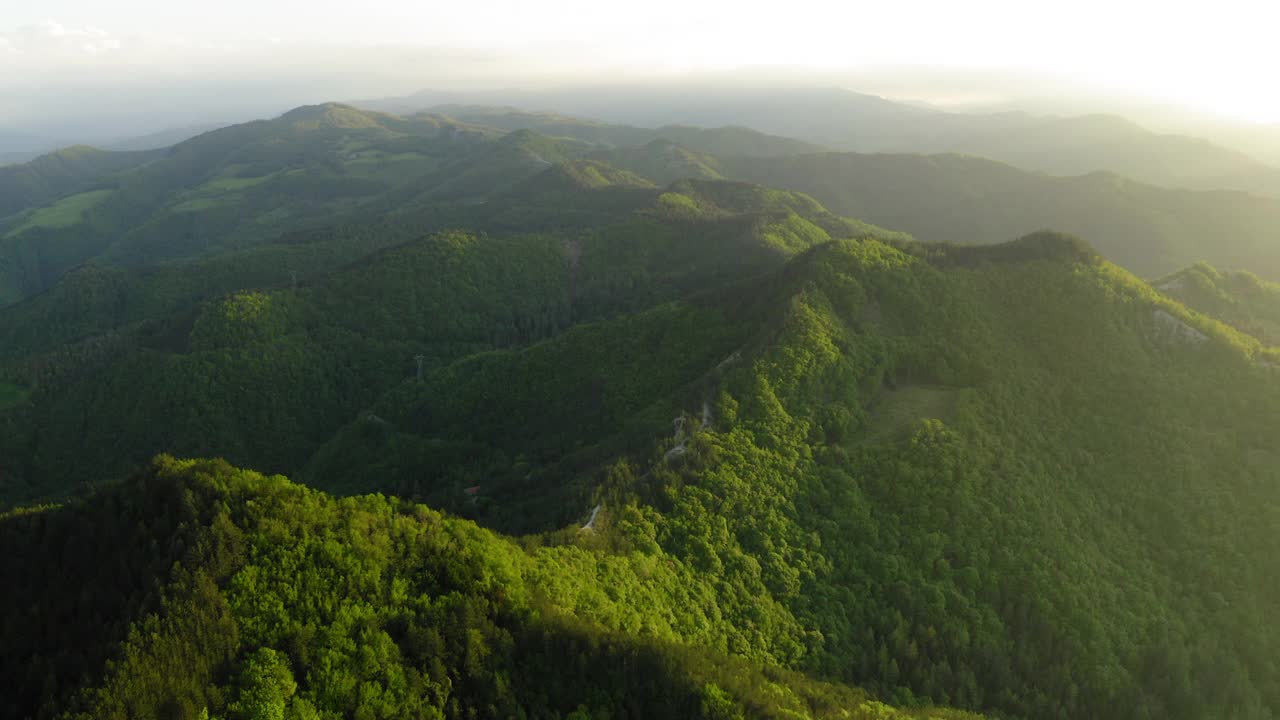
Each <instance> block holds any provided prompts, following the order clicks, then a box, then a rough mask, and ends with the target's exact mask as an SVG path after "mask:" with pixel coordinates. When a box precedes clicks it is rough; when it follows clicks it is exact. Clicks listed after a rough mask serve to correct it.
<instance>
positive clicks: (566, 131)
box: [430, 105, 824, 157]
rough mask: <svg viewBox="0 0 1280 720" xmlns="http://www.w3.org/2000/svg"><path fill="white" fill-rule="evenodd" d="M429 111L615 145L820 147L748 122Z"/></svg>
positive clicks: (782, 151) (776, 151) (759, 153)
mask: <svg viewBox="0 0 1280 720" xmlns="http://www.w3.org/2000/svg"><path fill="white" fill-rule="evenodd" d="M430 112H434V113H439V114H442V115H447V116H449V117H453V118H457V119H458V120H461V121H463V122H468V123H473V124H477V125H485V126H487V127H495V128H501V129H503V130H508V131H510V130H533V131H534V132H537V133H538V134H540V135H549V136H552V137H570V138H574V139H577V140H584V141H587V142H591V143H595V144H598V145H606V146H613V147H619V148H630V147H640V146H642V145H645V144H648V143H650V142H655V141H667V142H671V143H676V144H679V145H682V146H684V147H687V148H690V149H692V150H693V151H695V152H701V153H707V154H712V155H732V156H745V157H773V156H778V155H795V154H799V153H812V152H820V151H822V150H823V149H824V148H822V147H820V146H818V145H813V144H811V143H806V142H801V141H799V140H792V139H791V138H785V137H778V136H774V135H766V134H765V133H762V132H757V131H755V130H752V129H750V128H746V127H742V126H735V125H727V126H724V127H694V126H689V125H664V126H662V127H659V128H654V129H649V128H642V127H635V126H631V125H617V124H610V123H602V122H594V121H591V120H583V119H580V118H574V117H569V116H567V115H559V114H556V113H536V112H523V111H521V110H518V109H516V108H512V107H485V106H469V105H438V106H434V107H431V108H430Z"/></svg>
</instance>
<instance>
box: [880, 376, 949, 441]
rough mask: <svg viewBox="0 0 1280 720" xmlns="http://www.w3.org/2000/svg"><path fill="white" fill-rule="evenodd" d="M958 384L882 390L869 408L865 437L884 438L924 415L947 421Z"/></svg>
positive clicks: (912, 386)
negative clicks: (954, 385)
mask: <svg viewBox="0 0 1280 720" xmlns="http://www.w3.org/2000/svg"><path fill="white" fill-rule="evenodd" d="M961 392H962V391H961V390H960V389H958V388H950V387H942V386H938V385H904V386H902V387H900V388H898V389H897V390H885V391H884V393H883V394H882V395H881V396H880V398H879V399H878V400H877V402H876V404H875V406H874V407H873V408H872V409H871V417H870V422H869V423H868V433H867V436H866V438H865V439H866V440H868V441H871V440H884V439H887V438H889V437H891V436H894V435H899V434H901V433H903V432H906V431H908V430H910V429H911V428H912V427H913V426H914V425H915V424H916V423H918V422H919V421H921V420H926V419H937V420H942V421H943V422H947V421H949V420H950V419H951V418H952V417H953V416H954V415H955V411H956V404H957V403H958V402H959V401H960V393H961Z"/></svg>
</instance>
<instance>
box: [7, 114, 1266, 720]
mask: <svg viewBox="0 0 1280 720" xmlns="http://www.w3.org/2000/svg"><path fill="white" fill-rule="evenodd" d="M607 99H608V98H607V97H605V98H602V99H601V101H602V102H603V101H604V100H607ZM634 102H636V103H637V104H639V103H640V100H635V101H634ZM690 102H693V101H692V100H691V101H690ZM709 102H710V101H708V103H709ZM851 102H852V101H851ZM858 102H861V100H858ZM709 106H710V105H708V107H709ZM727 107H728V108H730V109H732V108H733V107H734V106H732V105H729V106H727ZM659 110H660V109H655V110H654V112H659ZM890 110H892V109H888V110H886V112H889V111H890ZM571 111H574V112H576V111H577V108H573V107H566V108H563V109H561V112H560V113H556V112H549V111H548V112H525V111H520V110H514V109H512V108H507V107H500V106H499V107H494V106H483V107H479V106H470V105H461V104H455V105H453V106H450V107H438V108H437V109H436V110H435V111H433V112H423V113H417V114H410V115H395V114H391V113H388V112H375V111H369V110H360V109H357V108H355V107H352V106H350V105H342V104H324V105H317V106H308V107H302V108H297V109H295V110H292V111H290V112H288V113H285V114H284V115H282V116H280V117H277V118H274V119H271V120H264V121H256V122H252V123H246V124H241V125H234V126H230V127H226V128H221V129H217V130H213V131H211V132H207V133H204V134H201V135H199V136H197V137H194V138H192V139H189V140H185V141H183V142H181V143H178V144H177V145H174V146H172V147H170V148H166V149H162V150H158V151H157V150H149V151H140V152H108V151H98V150H92V149H88V148H73V149H70V150H66V151H62V152H60V153H57V154H54V155H49V156H46V157H43V158H40V159H38V160H36V161H33V162H32V163H28V164H24V165H18V166H14V167H11V168H0V188H4V189H5V191H4V192H3V193H0V198H2V199H3V202H5V203H7V205H5V206H4V208H3V210H0V538H3V545H2V546H3V547H4V548H5V552H3V553H0V586H3V587H5V588H20V589H21V590H20V591H19V592H6V593H3V594H0V644H3V646H4V647H5V648H6V652H5V653H0V687H3V688H6V691H4V692H3V693H0V716H4V717H20V718H28V717H30V718H192V719H195V718H205V719H208V718H235V719H238V718H262V717H271V718H330V717H358V718H403V717H423V718H427V717H432V718H436V717H459V718H461V717H539V718H575V719H581V718H604V717H610V718H618V717H703V718H717V719H725V718H747V717H777V718H784V717H786V718H795V717H816V718H837V717H844V718H879V719H885V718H890V719H892V718H936V719H939V720H950V719H956V720H962V719H965V718H976V717H993V718H1040V717H1096V718H1131V717H1162V718H1216V717H1238V718H1270V717H1275V715H1276V714H1277V712H1280V672H1277V667H1276V658H1277V657H1280V629H1277V627H1276V626H1275V624H1274V623H1272V622H1271V621H1270V620H1271V618H1273V617H1274V616H1276V614H1277V613H1278V612H1280V580H1278V578H1280V539H1278V538H1280V536H1277V534H1276V533H1275V532H1274V528H1275V525H1276V522H1277V521H1280V483H1278V482H1277V481H1278V480H1280V455H1277V452H1276V450H1275V448H1274V435H1275V430H1276V427H1275V419H1276V417H1278V416H1280V415H1277V413H1278V412H1280V382H1278V379H1280V376H1278V375H1277V373H1278V372H1280V370H1278V369H1277V368H1278V367H1280V348H1277V346H1276V338H1277V335H1276V329H1277V328H1278V327H1280V291H1278V290H1277V286H1276V284H1275V282H1274V280H1275V279H1276V276H1277V275H1280V262H1277V252H1276V251H1277V246H1276V244H1275V242H1274V233H1275V232H1276V228H1277V227H1280V225H1278V224H1277V222H1276V220H1277V214H1276V213H1277V205H1276V203H1277V202H1278V201H1276V200H1271V199H1268V198H1265V197H1261V196H1259V195H1254V194H1248V193H1243V192H1235V191H1226V190H1215V191H1192V190H1186V189H1165V188H1161V187H1157V186H1153V185H1148V184H1144V183H1143V182H1139V181H1136V180H1127V179H1124V178H1123V177H1120V176H1118V175H1115V174H1111V173H1093V174H1087V175H1083V176H1079V177H1053V176H1049V175H1043V174H1038V173H1034V172H1029V171H1027V170H1023V169H1018V168H1015V167H1013V166H1010V165H1004V164H1001V163H999V162H995V161H992V160H984V159H979V158H974V157H968V156H958V155H923V154H878V155H875V154H872V155H868V154H858V153H852V152H847V151H843V150H842V149H841V147H840V144H839V143H831V142H822V141H819V140H818V139H817V138H814V137H802V138H801V139H800V140H793V139H789V138H787V137H783V136H780V135H769V134H766V133H765V132H760V131H757V130H754V129H748V127H749V126H750V123H748V122H747V120H748V119H750V116H749V115H746V114H744V116H743V118H741V119H740V120H735V121H734V122H735V124H733V125H731V126H726V127H710V128H708V127H696V126H692V125H668V124H664V123H653V124H654V125H657V127H656V128H652V129H650V128H645V127H641V126H640V125H616V124H610V123H607V122H601V121H592V120H580V119H577V118H575V117H573V116H571V115H566V114H561V113H566V112H571ZM618 112H622V110H621V109H619V110H618ZM724 112H729V110H724ZM893 112H897V111H896V110H894V111H893ZM918 112H920V113H922V115H929V116H931V115H934V114H935V113H931V112H929V111H925V110H920V111H918ZM834 120H835V119H834V118H823V117H815V118H814V121H815V122H818V121H833V122H834ZM637 122H638V120H637ZM664 122H665V121H664ZM681 122H691V120H688V119H684V120H681ZM739 122H741V124H739ZM765 129H766V130H767V129H771V128H765ZM828 148H833V149H828ZM1077 223H1078V224H1077ZM1045 228H1052V229H1045ZM1063 229H1066V230H1070V231H1073V232H1075V233H1078V234H1079V236H1077V235H1073V234H1069V233H1064V232H1062V231H1061V230H1063ZM1204 260H1208V262H1201V261H1204ZM1135 273H1138V274H1135ZM1144 277H1146V278H1148V279H1143V278H1144ZM198 458H203V459H198ZM51 569H52V570H56V571H51ZM175 668H180V669H181V671H180V672H176V671H175V670H174V669H175Z"/></svg>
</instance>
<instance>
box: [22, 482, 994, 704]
mask: <svg viewBox="0 0 1280 720" xmlns="http://www.w3.org/2000/svg"><path fill="white" fill-rule="evenodd" d="M0 537H3V538H4V540H5V547H6V550H7V552H6V553H5V556H4V558H3V559H2V560H0V578H2V579H3V580H4V581H5V584H6V586H17V585H21V586H22V587H23V588H24V592H23V593H7V594H5V596H4V600H3V601H0V622H3V625H2V626H0V627H3V628H4V632H5V634H4V637H5V638H6V650H7V652H6V653H5V654H4V656H3V658H0V680H2V681H3V682H4V685H5V687H6V688H7V690H8V691H7V692H6V693H5V695H4V698H3V700H0V712H3V713H4V714H5V715H7V716H8V715H14V716H20V717H21V716H25V717H36V718H46V717H49V718H51V717H73V718H122V719H123V718H129V719H130V720H140V719H146V718H197V717H199V718H204V717H215V718H241V717H264V716H266V717H290V718H295V717H301V718H317V717H330V716H332V717H373V718H403V717H424V718H443V717H602V716H609V717H690V718H732V717H753V718H775V717H776V718H804V717H813V718H828V717H830V718H836V717H839V718H866V719H868V720H870V719H875V720H892V719H897V718H903V719H904V720H905V719H907V718H921V719H923V718H935V719H938V720H945V719H947V718H955V719H957V720H960V719H962V718H970V717H976V716H973V715H969V714H967V713H961V712H955V711H949V710H934V709H923V708H918V709H913V710H895V709H893V708H890V707H888V706H885V705H883V704H881V703H878V702H875V701H873V700H871V699H870V698H868V696H867V694H866V693H865V692H863V691H861V690H857V689H852V688H849V687H845V686H840V685H834V684H830V683H822V682H818V681H815V680H813V679H810V678H808V677H805V676H803V675H800V674H797V673H794V672H788V671H786V670H784V669H782V668H780V667H778V666H777V665H776V664H775V663H774V662H773V661H772V660H770V652H769V644H768V642H769V641H768V639H767V638H766V637H762V636H760V635H758V634H756V633H751V632H743V631H742V629H741V628H739V627H738V626H736V625H735V624H734V620H735V618H736V616H737V615H738V614H739V613H741V612H742V605H741V603H742V602H743V601H744V600H745V598H734V597H733V596H732V594H731V593H727V592H725V591H724V590H722V589H720V588H717V587H716V585H715V583H714V582H713V578H711V577H709V576H707V575H706V574H704V573H701V572H699V571H697V570H696V569H694V568H692V567H690V566H689V565H688V564H686V563H684V562H681V561H680V560H678V559H675V558H671V557H663V556H659V555H642V554H630V555H628V554H617V553H611V552H608V551H606V550H604V549H603V548H602V547H601V546H600V544H599V543H598V542H596V539H595V537H594V535H593V534H592V533H590V532H583V533H581V534H579V536H578V537H577V538H576V539H575V541H574V542H573V543H571V544H565V545H561V546H558V547H548V548H541V549H529V550H526V549H523V548H522V547H521V546H519V545H518V544H516V543H515V542H512V541H511V540H508V539H505V538H502V537H499V536H496V535H494V534H492V533H489V532H487V531H484V530H481V529H479V528H477V527H475V526H474V525H472V524H471V523H468V522H465V521H462V520H457V519H453V518H448V517H445V516H442V515H440V514H439V513H437V512H435V511H433V510H431V509H429V508H426V507H424V506H415V505H412V504H409V503H405V502H401V501H397V500H389V499H387V498H384V497H381V496H369V497H364V498H354V499H344V500H337V499H334V498H332V497H329V496H326V495H323V494H321V493H319V492H316V491H313V490H308V489H306V488H304V487H302V486H299V485H294V484H291V483H289V482H288V481H287V480H285V479H284V478H282V477H279V476H276V477H264V476H262V475H259V474H257V473H253V472H249V471H242V470H236V469H234V468H232V467H230V466H229V465H226V464H225V463H221V462H207V461H197V462H191V461H177V460H173V459H171V458H160V459H158V460H157V461H156V462H155V463H154V464H153V465H151V466H150V467H149V468H148V469H147V470H146V471H144V472H143V473H140V474H139V475H138V476H136V477H134V478H133V479H131V480H130V481H129V482H127V483H124V484H122V485H120V486H118V487H113V488H110V489H108V490H107V491H105V492H102V493H99V494H96V495H95V496H93V497H92V498H90V499H89V500H87V501H83V502H76V503H73V504H70V505H68V506H65V507H60V508H45V509H40V510H35V511H29V512H23V513H20V514H16V515H8V516H0ZM56 547H67V548H74V549H75V552H74V553H73V554H71V555H69V556H68V557H69V560H67V561H66V562H63V559H62V558H60V557H58V555H57V554H56V553H54V552H53V551H52V550H51V548H56ZM51 563H63V564H62V567H63V568H64V569H66V570H71V569H73V568H74V570H75V573H74V575H72V574H70V573H48V572H46V571H45V570H46V568H47V566H48V565H49V564H51ZM90 583H91V584H92V585H91V586H92V587H93V588H94V590H95V591H94V592H93V593H92V594H84V593H82V592H80V591H79V590H78V589H77V588H82V587H85V586H87V585H89V584H90ZM29 606H30V607H39V608H40V611H39V612H38V613H37V614H36V615H35V616H34V617H31V616H29V615H27V614H26V612H25V610H26V609H27V608H28V607H29ZM788 630H790V629H789V628H787V627H786V626H785V625H783V626H779V627H777V628H770V629H769V632H771V633H775V632H776V633H786V632H787V631H788ZM729 652H733V653H734V654H733V655H729V654H727V653H729ZM18 659H20V660H21V661H20V662H16V660H18ZM175 666H181V668H182V672H173V668H174V667H175Z"/></svg>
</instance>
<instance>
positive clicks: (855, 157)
mask: <svg viewBox="0 0 1280 720" xmlns="http://www.w3.org/2000/svg"><path fill="white" fill-rule="evenodd" d="M719 167H720V169H721V172H723V173H724V174H725V175H726V176H728V177H734V178H738V179H743V180H750V181H753V182H760V183H765V184H768V185H773V186H776V187H785V188H788V189H792V190H797V191H800V192H804V193H808V194H810V195H812V196H813V197H815V198H817V199H818V200H820V201H822V202H823V203H824V204H826V205H827V206H829V207H831V208H832V209H833V210H835V211H836V212H839V213H844V214H847V215H852V216H855V217H860V218H865V219H866V220H868V221H870V222H873V223H877V224H880V225H884V226H886V227H893V228H900V229H902V230H905V231H907V232H910V233H911V234H913V235H915V236H917V237H919V238H921V239H924V240H931V241H938V242H956V243H964V244H973V243H985V242H990V241H992V240H995V239H1008V238H1014V237H1018V236H1020V235H1022V234H1025V233H1028V232H1032V231H1034V230H1037V229H1040V228H1054V229H1056V230H1061V231H1065V232H1070V233H1074V234H1077V235H1079V236H1081V237H1087V238H1089V239H1090V242H1091V243H1093V244H1094V245H1095V246H1096V247H1097V248H1098V249H1099V250H1101V251H1102V252H1103V254H1105V255H1106V256H1107V257H1108V258H1110V259H1112V260H1114V261H1116V262H1117V263H1119V264H1121V265H1123V266H1125V267H1127V268H1129V269H1131V270H1133V271H1135V272H1138V273H1141V274H1143V275H1147V276H1152V277H1155V276H1159V275H1164V274H1167V273H1170V272H1173V271H1174V270H1177V269H1179V268H1183V267H1186V266H1188V265H1191V264H1192V263H1195V262H1197V261H1200V260H1208V261H1209V262H1211V263H1213V264H1215V265H1218V266H1224V267H1237V268H1250V269H1251V270H1253V271H1254V272H1257V273H1259V274H1260V275H1262V276H1264V277H1268V278H1280V200H1274V199H1270V198H1261V197H1256V196H1251V195H1247V194H1244V193H1231V192H1193V191H1187V190H1171V189H1166V188H1159V187H1155V186H1152V185H1146V184H1144V183H1140V182H1135V181H1132V180H1128V179H1125V178H1122V177H1120V176H1117V175H1114V174H1111V173H1091V174H1089V175H1083V176H1079V177H1071V178H1060V177H1051V176H1047V175H1039V174H1034V173H1027V172H1024V171H1021V170H1018V169H1016V168H1013V167H1010V166H1008V165H1003V164H1001V163H996V162H992V161H989V160H984V159H981V158H975V157H968V156H959V155H935V156H924V155H859V154H854V153H826V154H818V155H802V156H793V157H786V158H771V159H758V158H751V159H738V158H734V159H722V160H721V161H720V164H719Z"/></svg>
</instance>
